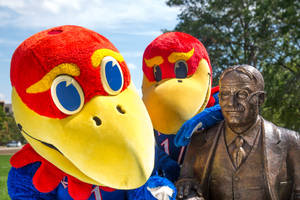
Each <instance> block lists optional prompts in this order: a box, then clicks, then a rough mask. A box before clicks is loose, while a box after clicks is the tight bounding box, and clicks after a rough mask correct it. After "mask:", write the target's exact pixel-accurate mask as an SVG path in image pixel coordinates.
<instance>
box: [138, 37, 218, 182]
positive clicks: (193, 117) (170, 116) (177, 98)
mask: <svg viewBox="0 0 300 200" xmlns="http://www.w3.org/2000/svg"><path fill="white" fill-rule="evenodd" d="M143 72H144V77H143V85H142V92H143V101H144V103H145V105H146V107H147V110H148V112H149V115H150V118H151V120H152V124H153V127H154V133H155V139H156V143H157V148H156V149H157V153H156V154H157V156H156V159H157V161H156V170H157V173H158V174H160V175H162V176H165V177H167V178H168V179H170V180H172V181H176V179H177V177H178V176H179V170H180V167H179V166H180V164H181V163H182V161H183V158H184V153H185V150H186V145H187V144H188V143H189V139H190V137H191V135H192V133H193V132H194V131H195V130H198V129H205V128H208V127H210V126H212V125H214V124H215V123H217V122H219V121H221V120H222V119H223V116H222V113H221V109H220V106H219V104H218V91H219V88H218V87H215V88H212V68H211V64H210V60H209V56H208V54H207V51H206V49H205V47H204V46H203V44H202V43H201V42H200V41H199V40H198V39H196V38H195V37H193V36H191V35H189V34H186V33H181V32H168V33H164V34H162V35H160V36H158V37H157V38H156V39H155V40H153V41H152V42H151V43H150V44H149V45H148V46H147V48H146V49H145V51H144V55H143ZM176 133H177V134H176Z"/></svg>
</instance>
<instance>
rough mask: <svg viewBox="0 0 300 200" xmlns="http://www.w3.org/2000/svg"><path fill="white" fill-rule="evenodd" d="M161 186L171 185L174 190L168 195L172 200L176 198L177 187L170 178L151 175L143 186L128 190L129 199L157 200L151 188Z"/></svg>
mask: <svg viewBox="0 0 300 200" xmlns="http://www.w3.org/2000/svg"><path fill="white" fill-rule="evenodd" d="M159 187H169V188H170V189H171V190H172V195H170V196H169V195H168V197H169V199H170V200H175V199H176V188H175V186H174V184H173V183H171V182H170V181H169V180H168V179H166V178H163V177H160V176H156V175H154V176H151V177H150V178H149V179H148V181H147V182H146V183H145V185H143V186H142V187H140V188H138V189H135V190H129V191H128V192H127V197H128V200H157V199H156V198H155V197H154V196H153V195H152V194H151V192H150V190H151V189H155V188H159Z"/></svg>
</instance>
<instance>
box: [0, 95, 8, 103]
mask: <svg viewBox="0 0 300 200" xmlns="http://www.w3.org/2000/svg"><path fill="white" fill-rule="evenodd" d="M0 101H4V102H6V103H8V98H7V97H6V96H5V95H4V94H2V93H0Z"/></svg>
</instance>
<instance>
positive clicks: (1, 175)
mask: <svg viewBox="0 0 300 200" xmlns="http://www.w3.org/2000/svg"><path fill="white" fill-rule="evenodd" d="M10 157H11V155H0V199H1V200H9V199H10V198H9V196H8V194H7V186H6V181H7V175H8V172H9V170H10V167H11V166H10V164H9V159H10Z"/></svg>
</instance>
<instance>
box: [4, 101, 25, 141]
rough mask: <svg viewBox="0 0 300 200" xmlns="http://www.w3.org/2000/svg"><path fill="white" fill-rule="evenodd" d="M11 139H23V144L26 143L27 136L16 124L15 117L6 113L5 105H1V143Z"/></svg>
mask: <svg viewBox="0 0 300 200" xmlns="http://www.w3.org/2000/svg"><path fill="white" fill-rule="evenodd" d="M11 140H15V141H21V143H22V144H24V143H26V140H25V138H24V137H23V136H22V134H21V133H20V130H19V129H18V127H17V125H16V122H15V119H14V117H13V116H12V115H10V114H6V113H5V112H4V111H3V107H2V106H0V145H5V144H7V143H8V142H9V141H11Z"/></svg>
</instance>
